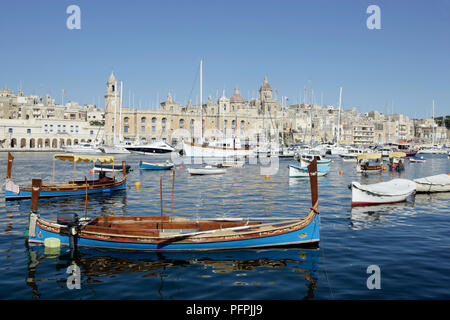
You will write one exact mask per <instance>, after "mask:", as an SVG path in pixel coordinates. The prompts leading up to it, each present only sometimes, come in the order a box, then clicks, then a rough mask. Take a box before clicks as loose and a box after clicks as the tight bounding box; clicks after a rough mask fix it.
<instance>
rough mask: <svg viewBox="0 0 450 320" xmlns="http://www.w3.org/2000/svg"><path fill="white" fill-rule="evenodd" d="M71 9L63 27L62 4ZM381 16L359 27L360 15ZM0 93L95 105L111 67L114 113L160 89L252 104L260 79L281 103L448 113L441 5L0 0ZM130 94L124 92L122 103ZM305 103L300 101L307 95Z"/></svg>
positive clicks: (449, 37) (449, 61)
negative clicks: (76, 11)
mask: <svg viewBox="0 0 450 320" xmlns="http://www.w3.org/2000/svg"><path fill="white" fill-rule="evenodd" d="M71 4H76V5H78V6H79V7H80V9H81V29H80V30H69V29H67V27H66V20H67V18H68V17H69V14H67V13H66V8H67V7H68V6H69V5H71ZM371 4H376V5H378V6H379V7H380V9H381V30H369V29H368V28H367V27H366V20H367V18H368V17H369V14H367V13H366V9H367V7H368V6H369V5H371ZM0 39H1V47H0V87H4V86H7V87H9V88H11V89H13V90H14V91H16V90H17V89H18V88H19V87H22V88H23V89H24V90H25V92H26V93H27V94H31V93H34V94H39V95H44V94H45V93H47V92H48V93H50V94H51V95H52V96H54V97H55V98H56V100H57V102H60V101H61V91H62V89H66V96H65V101H68V100H75V101H78V102H80V103H81V104H84V103H96V104H98V102H99V101H100V106H103V105H104V98H103V96H104V92H105V88H106V81H107V79H108V77H109V75H110V73H111V71H112V70H114V73H115V74H116V77H117V78H118V79H119V80H123V82H124V99H123V102H124V105H125V106H126V105H128V101H129V97H131V100H132V97H133V96H134V101H135V105H136V106H137V107H140V108H142V109H147V108H155V106H156V103H157V101H158V98H159V101H163V100H164V98H165V97H166V96H167V93H168V92H169V91H170V92H171V93H172V96H173V97H175V99H176V100H177V101H179V102H180V103H182V104H184V103H185V102H186V101H187V99H189V98H191V99H192V100H193V101H194V103H195V101H196V100H197V99H198V95H199V84H198V68H199V61H200V59H203V93H204V94H203V100H204V101H205V100H206V99H207V97H208V96H209V95H211V96H212V97H213V98H215V97H216V94H217V92H219V95H221V93H222V90H226V91H225V92H226V95H227V96H231V95H232V93H233V89H234V87H235V86H238V87H239V88H240V92H241V94H242V95H243V96H244V98H248V97H249V96H255V95H256V94H257V90H258V88H259V86H260V85H261V83H262V81H263V78H264V76H267V77H268V79H269V83H270V84H271V85H272V87H273V88H274V89H275V88H276V89H277V90H278V92H279V94H280V95H284V96H287V97H288V98H289V102H290V103H296V102H297V101H298V100H299V99H300V100H303V88H304V87H305V86H307V87H308V88H309V81H311V84H312V87H313V90H314V95H315V101H316V102H317V103H321V102H322V101H323V103H324V104H333V105H336V104H337V101H338V95H339V87H340V86H342V87H343V106H344V108H352V107H356V108H357V110H358V111H359V112H367V111H370V110H374V109H377V110H379V111H381V112H383V113H386V112H389V113H391V112H392V110H393V112H394V113H403V114H406V115H408V116H410V117H418V118H421V117H429V116H431V104H432V99H434V100H435V114H436V115H443V114H450V1H449V0H435V1H400V0H398V1H375V0H374V1H362V0H361V1H360V0H340V1H337V0H330V1H325V0H316V1H310V0H308V1H306V0H279V1H274V0H271V1H266V0H258V1H256V0H247V1H245V0H241V1H235V0H227V1H215V0H184V1H182V0H177V1H174V0H164V1H162V0H161V1H143V0H142V1H136V0H135V1H114V0H110V1H103V0H96V1H93V0H86V1H75V0H72V1H61V0H47V1H21V0H17V1H7V2H6V1H5V2H3V3H2V10H1V11H0ZM130 92H131V95H130ZM308 99H309V98H308Z"/></svg>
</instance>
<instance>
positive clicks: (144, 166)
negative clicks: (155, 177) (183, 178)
mask: <svg viewBox="0 0 450 320" xmlns="http://www.w3.org/2000/svg"><path fill="white" fill-rule="evenodd" d="M172 168H173V163H171V162H169V161H166V162H165V163H150V162H145V161H141V162H139V169H140V170H170V169H172Z"/></svg>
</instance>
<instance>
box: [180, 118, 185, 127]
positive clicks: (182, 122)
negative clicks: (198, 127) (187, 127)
mask: <svg viewBox="0 0 450 320" xmlns="http://www.w3.org/2000/svg"><path fill="white" fill-rule="evenodd" d="M183 126H184V119H180V128H183Z"/></svg>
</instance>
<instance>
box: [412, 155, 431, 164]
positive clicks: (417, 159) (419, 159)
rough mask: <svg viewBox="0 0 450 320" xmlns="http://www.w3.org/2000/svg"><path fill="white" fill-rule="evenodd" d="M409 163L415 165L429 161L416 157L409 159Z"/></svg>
mask: <svg viewBox="0 0 450 320" xmlns="http://www.w3.org/2000/svg"><path fill="white" fill-rule="evenodd" d="M409 162H412V163H414V162H417V163H425V162H427V160H426V159H424V157H417V156H414V157H410V158H409Z"/></svg>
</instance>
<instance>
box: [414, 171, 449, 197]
mask: <svg viewBox="0 0 450 320" xmlns="http://www.w3.org/2000/svg"><path fill="white" fill-rule="evenodd" d="M414 182H415V183H416V190H417V192H421V193H430V192H449V191H450V175H448V174H445V173H444V174H438V175H435V176H429V177H425V178H420V179H415V180H414Z"/></svg>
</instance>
